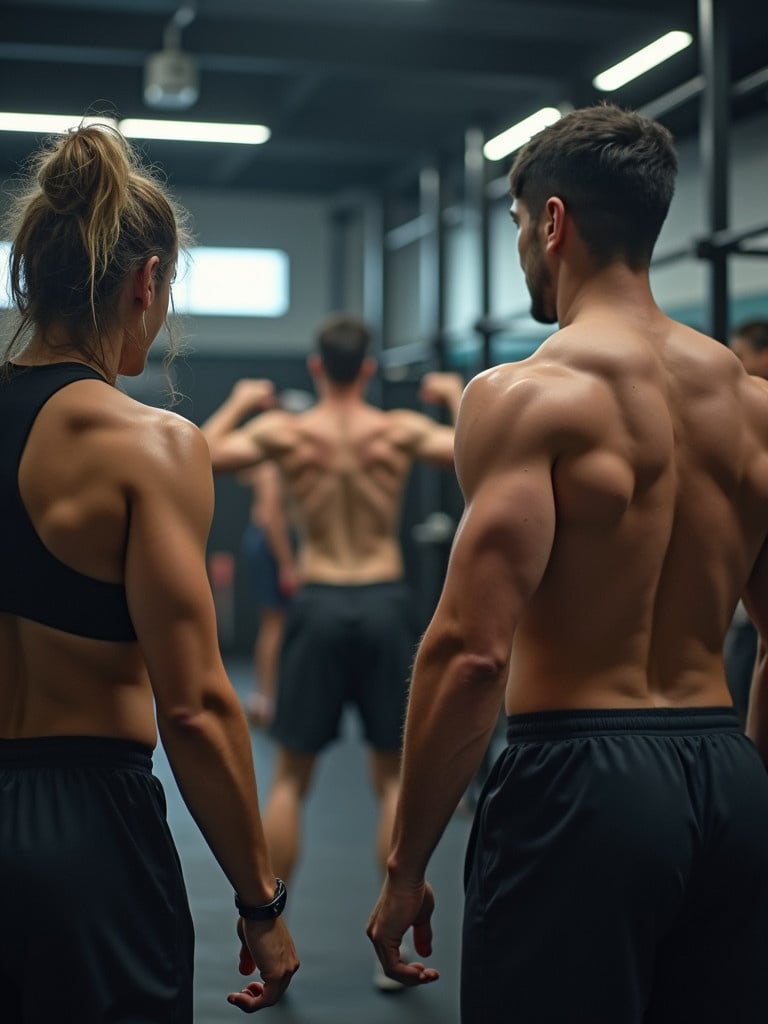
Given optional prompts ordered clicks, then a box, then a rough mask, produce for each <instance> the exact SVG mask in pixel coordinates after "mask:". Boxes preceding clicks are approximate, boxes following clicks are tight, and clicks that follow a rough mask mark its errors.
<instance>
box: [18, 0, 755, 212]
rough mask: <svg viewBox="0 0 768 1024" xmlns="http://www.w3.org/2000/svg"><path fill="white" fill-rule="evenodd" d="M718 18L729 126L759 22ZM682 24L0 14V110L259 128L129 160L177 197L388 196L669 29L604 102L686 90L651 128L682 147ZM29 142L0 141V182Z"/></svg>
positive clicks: (269, 8) (745, 110) (629, 2)
mask: <svg viewBox="0 0 768 1024" xmlns="http://www.w3.org/2000/svg"><path fill="white" fill-rule="evenodd" d="M702 2H709V0H702ZM714 2H715V3H719V2H721V0H714ZM722 2H723V3H724V4H725V0H722ZM186 8H192V9H193V12H192V14H193V16H192V14H190V12H189V11H187V10H185V9H186ZM724 10H725V11H727V19H726V20H727V33H721V35H720V36H719V37H718V38H723V36H724V37H725V38H726V39H727V41H728V45H727V53H728V61H729V64H730V68H729V77H730V81H731V83H732V98H731V117H732V118H734V119H735V118H738V117H742V116H745V115H747V114H749V113H750V112H752V111H755V110H758V109H765V107H766V97H767V96H768V76H766V74H765V73H763V74H762V75H761V72H765V68H766V65H768V12H767V8H766V3H765V0H727V4H726V6H725V7H724ZM180 11H181V16H179V12H180ZM698 22H699V8H698V3H697V0H588V2H586V3H585V2H571V0H552V2H550V0H543V2H537V0H527V2H517V0H197V3H184V0H79V2H72V0H69V2H67V0H12V2H9V0H0V25H2V28H1V29H0V93H1V95H0V110H3V111H24V112H41V113H42V112H44V113H62V114H70V115H72V114H74V115H80V114H82V113H85V112H87V111H92V110H97V111H99V112H103V111H104V110H110V111H111V112H112V113H113V114H114V115H116V116H117V117H118V118H134V117H141V118H158V117H159V118H169V117H170V118H185V119H191V120H196V121H224V122H238V123H259V124H264V125H267V126H268V127H269V129H270V130H271V137H270V139H269V141H268V142H267V143H266V144H264V145H260V146H241V145H233V144H203V143H189V142H168V141H164V142H151V143H149V142H142V143H141V146H142V148H143V149H144V150H145V151H146V153H147V154H148V156H149V157H150V159H152V160H153V161H155V162H157V163H158V164H160V165H161V166H162V168H163V169H164V171H165V172H166V174H167V175H168V177H169V180H170V182H171V184H172V185H173V186H174V187H175V188H181V189H187V188H196V189H214V190H227V191H230V190H246V191H253V190H259V191H278V192H283V193H284V192H301V193H307V194H326V195H328V196H332V195H336V194H344V193H354V192H356V191H358V190H369V189H374V190H379V191H384V192H387V191H388V190H392V191H394V190H397V189H398V188H403V187H405V185H404V183H406V182H407V181H408V178H409V176H410V175H412V174H415V172H416V169H417V168H418V167H419V166H420V164H423V163H424V162H425V161H431V162H432V163H434V162H435V161H438V162H439V161H445V162H450V161H455V162H456V163H458V165H459V166H460V165H461V162H462V159H463V153H464V137H465V132H466V131H467V129H469V128H473V127H475V128H479V129H480V130H481V131H482V132H483V133H484V136H485V137H486V138H489V137H491V136H493V135H495V134H497V133H498V132H500V131H502V130H503V129H504V128H506V127H508V126H509V125H510V124H512V123H514V122H515V121H518V120H520V119H521V118H523V117H526V116H527V115H529V114H531V113H533V112H534V111H536V110H538V109H539V108H540V107H544V106H553V105H554V106H561V105H563V104H570V105H573V106H582V105H584V104H587V103H592V102H596V101H598V100H599V99H601V98H602V97H603V96H605V95H606V94H604V93H599V92H598V91H597V90H596V89H595V88H594V87H593V85H592V78H593V76H594V75H595V74H597V73H598V72H600V71H602V70H604V69H605V68H607V67H609V66H610V65H612V64H614V63H616V62H617V61H618V60H620V59H622V58H623V57H625V56H627V55H628V54H630V53H632V52H633V51H635V50H637V49H639V48H640V47H642V46H644V45H646V44H647V43H649V42H651V41H652V40H654V39H656V38H657V37H658V36H661V35H663V34H664V33H665V32H668V31H670V30H673V29H682V30H685V31H688V32H690V33H691V34H692V35H693V36H694V42H693V45H692V46H690V47H689V48H688V49H687V50H684V51H682V52H681V53H679V54H677V55H676V56H675V57H673V58H672V59H670V60H669V61H667V62H666V63H665V64H663V65H661V66H659V67H657V68H656V69H654V70H652V71H650V72H649V73H647V74H646V75H644V76H643V77H641V78H639V79H636V80H635V81H634V82H631V83H630V84H628V85H626V86H624V87H623V88H621V89H619V90H618V91H617V92H615V93H611V94H608V96H609V98H611V99H612V100H614V101H615V102H618V103H620V104H621V105H624V106H630V107H640V108H642V107H644V106H645V105H647V104H649V103H652V102H654V101H656V100H658V99H659V98H660V97H663V96H665V95H668V94H670V93H672V92H673V91H674V90H678V89H681V88H682V89H683V91H685V89H689V91H690V93H691V95H690V97H689V98H688V99H687V100H685V101H684V102H680V103H677V104H676V105H675V106H674V108H673V109H671V110H670V111H669V112H668V113H665V114H664V115H663V116H661V117H660V119H661V120H663V121H665V123H667V124H668V126H669V127H670V128H671V129H672V130H673V132H675V134H676V135H677V136H678V137H685V136H689V135H695V134H696V133H697V131H698V129H699V121H700V116H701V115H700V107H701V98H700V89H699V92H698V93H697V91H696V88H695V84H696V80H697V76H698V75H700V74H701V67H702V54H701V47H700V39H701V37H702V34H701V32H700V27H699V24H698ZM180 26H181V27H180ZM169 41H170V42H171V43H172V44H177V45H178V47H179V48H180V49H181V51H182V52H183V53H185V54H188V55H189V56H191V57H192V58H193V59H194V62H195V64H196V65H197V68H198V70H199V98H198V100H197V102H196V103H195V104H194V106H192V107H189V108H188V109H186V110H178V111H173V110H163V109H156V108H154V109H153V108H152V107H150V106H147V105H146V103H145V102H144V98H143V85H144V74H145V66H146V62H147V59H148V58H149V57H150V55H151V54H153V53H155V52H157V51H160V50H162V49H163V47H164V43H165V44H167V43H168V42H169ZM699 82H700V79H699ZM739 83H746V85H743V84H742V86H741V87H739ZM35 144H36V138H35V136H34V135H32V134H29V133H25V132H22V133H10V132H2V133H0V178H5V177H9V176H11V175H13V174H14V173H15V172H16V171H17V170H18V168H19V165H20V163H21V162H22V160H23V159H24V157H25V156H26V155H27V154H28V153H29V152H30V151H31V150H32V149H33V148H34V147H35ZM507 164H508V161H506V162H502V163H500V164H499V165H498V170H497V171H496V173H503V171H504V170H505V168H506V165H507Z"/></svg>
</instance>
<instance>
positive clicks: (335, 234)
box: [328, 210, 349, 310]
mask: <svg viewBox="0 0 768 1024" xmlns="http://www.w3.org/2000/svg"><path fill="white" fill-rule="evenodd" d="M330 219H331V227H330V240H329V248H330V254H329V260H328V300H329V301H328V308H329V309H332V310H341V309H344V308H345V306H346V302H345V299H344V292H345V287H344V285H345V277H346V263H347V246H346V243H347V225H348V223H349V215H348V213H347V212H346V211H345V210H334V211H332V213H331V218H330Z"/></svg>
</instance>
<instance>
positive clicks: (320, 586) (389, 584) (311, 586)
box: [300, 579, 405, 594]
mask: <svg viewBox="0 0 768 1024" xmlns="http://www.w3.org/2000/svg"><path fill="white" fill-rule="evenodd" d="M393 588H403V589H404V588H405V580H402V579H399V580H371V581H370V583H322V582H320V581H319V580H317V581H313V580H308V581H307V582H306V583H303V584H302V585H301V588H300V592H301V591H307V592H309V593H320V594H321V593H324V592H325V593H328V594H334V593H336V594H347V593H356V592H360V591H364V592H368V593H370V592H372V591H374V590H389V589H393Z"/></svg>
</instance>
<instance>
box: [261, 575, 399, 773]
mask: <svg viewBox="0 0 768 1024" xmlns="http://www.w3.org/2000/svg"><path fill="white" fill-rule="evenodd" d="M415 644H416V636H415V629H414V619H413V614H412V610H411V602H410V597H409V594H408V590H407V588H406V586H405V584H403V583H400V582H391V583H390V582H387V583H370V584H367V585H364V586H332V585H330V584H319V583H312V584H308V585H307V586H304V587H302V589H301V590H300V591H299V592H298V594H296V596H295V597H294V599H293V602H292V603H291V607H290V610H289V612H288V620H287V623H286V629H285V637H284V640H283V649H282V653H281V657H280V676H279V683H278V691H277V709H276V713H275V720H274V722H273V724H272V728H271V733H272V735H273V736H274V737H275V739H276V740H277V741H278V742H279V743H280V744H282V746H284V747H287V748H288V749H290V750H296V751H301V752H304V753H317V752H319V751H320V750H322V748H323V747H325V746H326V745H327V744H329V743H330V742H332V741H333V740H334V739H336V737H337V736H338V734H339V725H340V722H341V717H342V712H343V710H344V707H345V706H346V705H348V704H350V705H352V706H353V707H355V708H356V710H357V712H358V713H359V715H360V718H361V720H362V723H363V729H364V732H365V737H366V739H367V741H368V743H369V744H370V745H371V746H372V747H373V748H374V749H376V750H381V751H397V750H399V749H400V746H401V743H402V731H403V720H404V717H405V707H406V703H407V699H408V683H409V676H410V669H411V664H412V662H413V656H414V652H415Z"/></svg>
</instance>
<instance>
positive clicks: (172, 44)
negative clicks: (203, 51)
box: [144, 4, 200, 110]
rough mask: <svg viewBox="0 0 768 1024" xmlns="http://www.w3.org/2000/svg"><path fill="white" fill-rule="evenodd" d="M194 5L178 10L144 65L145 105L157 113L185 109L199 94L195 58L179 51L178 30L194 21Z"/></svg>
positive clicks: (194, 101) (198, 79)
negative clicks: (158, 111)
mask: <svg viewBox="0 0 768 1024" xmlns="http://www.w3.org/2000/svg"><path fill="white" fill-rule="evenodd" d="M196 14H197V11H196V10H195V7H194V5H193V4H186V5H184V6H183V7H180V8H179V9H178V10H177V11H176V13H175V14H174V15H173V17H172V18H171V20H170V21H169V23H168V25H167V26H166V28H165V31H164V32H163V48H162V50H159V51H158V52H157V53H152V54H150V55H149V57H147V60H146V62H145V64H144V102H145V103H146V105H147V106H148V107H154V108H155V109H157V110H187V109H188V108H189V107H192V106H194V105H195V103H197V100H198V97H199V95H200V71H199V68H198V64H197V59H196V58H195V57H193V56H192V54H190V53H184V52H183V50H182V49H181V30H182V29H184V28H187V27H188V26H189V25H191V24H192V22H193V21H194V20H195V17H196Z"/></svg>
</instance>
